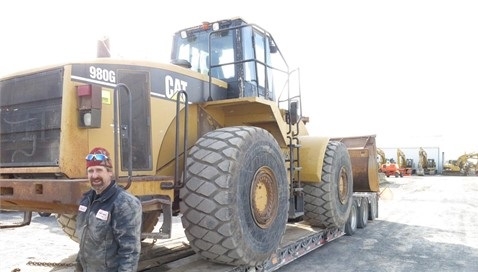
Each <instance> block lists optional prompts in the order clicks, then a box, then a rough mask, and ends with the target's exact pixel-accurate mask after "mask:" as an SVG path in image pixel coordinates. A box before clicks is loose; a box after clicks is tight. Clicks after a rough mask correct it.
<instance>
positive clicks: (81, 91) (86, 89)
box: [76, 85, 92, 97]
mask: <svg viewBox="0 0 478 272" xmlns="http://www.w3.org/2000/svg"><path fill="white" fill-rule="evenodd" d="M91 89H92V87H91V85H81V86H78V87H76V93H77V94H78V97H80V96H91Z"/></svg>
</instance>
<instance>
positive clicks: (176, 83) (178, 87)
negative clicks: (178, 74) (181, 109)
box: [164, 75, 188, 102]
mask: <svg viewBox="0 0 478 272" xmlns="http://www.w3.org/2000/svg"><path fill="white" fill-rule="evenodd" d="M187 87H188V83H187V82H186V81H184V80H181V79H179V78H173V77H172V76H169V75H168V76H166V77H165V78H164V89H165V90H166V97H167V98H169V99H172V100H176V96H177V93H178V92H179V91H187V90H186V88H187ZM181 101H183V102H184V97H183V96H181Z"/></svg>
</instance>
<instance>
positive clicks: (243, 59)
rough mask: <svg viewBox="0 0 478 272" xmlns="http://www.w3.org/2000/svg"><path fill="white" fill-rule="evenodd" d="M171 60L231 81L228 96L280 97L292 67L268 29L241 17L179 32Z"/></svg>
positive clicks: (210, 75)
mask: <svg viewBox="0 0 478 272" xmlns="http://www.w3.org/2000/svg"><path fill="white" fill-rule="evenodd" d="M171 60H172V61H171V62H172V63H174V64H177V65H180V66H183V67H185V68H188V69H191V70H193V71H196V72H199V73H202V74H205V75H208V76H209V77H212V78H217V79H220V80H223V81H225V82H227V83H228V88H227V98H239V97H251V96H257V97H262V98H265V99H268V100H272V101H274V100H276V90H275V87H276V86H279V87H282V86H283V85H284V84H285V82H286V81H287V74H288V72H287V71H288V67H287V64H286V62H285V60H284V59H283V58H282V55H281V54H280V53H279V50H278V48H277V46H276V44H275V42H274V40H273V38H272V36H271V35H270V34H269V33H268V32H267V31H265V30H263V29H261V28H260V27H258V26H256V25H251V24H247V23H246V22H245V21H244V20H242V19H240V18H237V19H231V20H222V21H218V22H214V23H208V22H205V23H203V24H202V25H200V26H196V27H192V28H188V29H185V30H182V31H179V32H177V33H175V35H174V38H173V47H172V53H171Z"/></svg>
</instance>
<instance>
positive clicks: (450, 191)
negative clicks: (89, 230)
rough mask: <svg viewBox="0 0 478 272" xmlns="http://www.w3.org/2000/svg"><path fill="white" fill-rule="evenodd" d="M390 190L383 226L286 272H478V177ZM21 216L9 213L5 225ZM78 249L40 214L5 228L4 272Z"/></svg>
mask: <svg viewBox="0 0 478 272" xmlns="http://www.w3.org/2000/svg"><path fill="white" fill-rule="evenodd" d="M382 190H383V193H382V196H381V199H380V204H379V218H378V219H377V220H375V221H374V222H369V224H368V225H367V227H366V228H364V229H359V230H358V231H357V232H356V234H354V235H353V236H344V237H341V238H339V239H337V240H335V241H332V242H331V243H329V244H326V245H325V246H323V247H322V248H319V249H317V250H315V251H313V252H311V253H309V254H307V255H305V256H303V257H302V258H300V259H298V260H296V261H294V262H292V263H290V264H288V265H286V266H284V267H282V268H280V269H279V270H278V271H280V272H288V271H291V272H292V271H294V272H295V271H298V270H300V271H304V272H307V271H341V272H346V271H377V272H378V271H380V272H382V271H385V272H387V271H390V272H399V271H400V272H401V271H420V272H421V271H466V272H468V271H470V272H472V271H475V272H476V271H478V177H442V176H426V177H416V176H412V177H410V176H408V177H403V178H393V177H391V178H387V179H386V181H385V182H383V183H382ZM21 216H22V213H19V212H12V211H2V212H0V222H2V224H5V223H6V222H7V221H8V222H15V221H21ZM175 225H176V229H178V228H179V229H180V228H181V227H180V223H179V221H176V222H175ZM77 250H78V245H77V243H75V242H73V241H72V240H70V239H69V238H68V237H67V236H66V235H65V234H64V233H63V231H62V230H61V228H60V227H59V226H58V224H57V222H56V218H55V215H52V216H50V217H41V216H39V215H38V214H37V213H34V216H33V218H32V222H31V224H30V225H29V226H25V227H20V228H12V229H0V272H9V271H14V269H18V270H16V271H29V272H30V271H31V272H34V271H72V269H71V268H63V267H59V268H52V267H42V266H32V265H27V263H28V262H71V261H72V260H74V257H75V254H76V252H77Z"/></svg>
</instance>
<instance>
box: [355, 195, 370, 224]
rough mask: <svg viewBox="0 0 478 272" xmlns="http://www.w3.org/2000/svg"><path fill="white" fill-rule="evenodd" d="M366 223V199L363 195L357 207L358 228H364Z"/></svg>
mask: <svg viewBox="0 0 478 272" xmlns="http://www.w3.org/2000/svg"><path fill="white" fill-rule="evenodd" d="M367 223H368V200H367V198H365V197H362V199H361V200H360V207H359V209H358V216H357V227H358V228H361V229H363V228H365V227H366V226H367Z"/></svg>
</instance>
